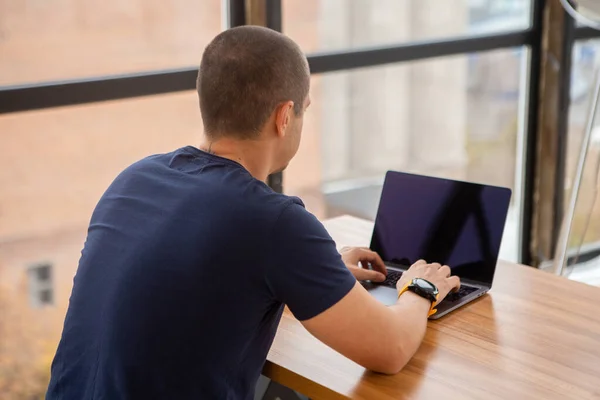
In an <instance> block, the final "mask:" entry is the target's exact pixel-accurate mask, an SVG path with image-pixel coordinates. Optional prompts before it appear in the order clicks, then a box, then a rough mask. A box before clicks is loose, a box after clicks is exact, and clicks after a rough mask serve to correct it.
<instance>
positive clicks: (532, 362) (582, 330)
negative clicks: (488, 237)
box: [264, 216, 600, 400]
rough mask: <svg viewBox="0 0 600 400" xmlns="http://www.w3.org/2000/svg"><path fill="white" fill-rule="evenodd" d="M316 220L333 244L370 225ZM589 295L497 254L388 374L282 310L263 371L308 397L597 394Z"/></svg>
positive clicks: (593, 295)
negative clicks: (488, 270) (488, 278)
mask: <svg viewBox="0 0 600 400" xmlns="http://www.w3.org/2000/svg"><path fill="white" fill-rule="evenodd" d="M325 226H326V227H327V229H328V230H329V232H330V234H331V235H332V237H333V238H334V239H335V240H336V243H337V244H338V246H339V247H342V246H345V245H353V246H357V245H362V246H366V245H368V242H369V239H370V236H371V232H372V227H373V226H372V223H370V222H366V221H362V220H358V219H355V218H352V217H347V216H344V217H340V218H336V219H333V220H329V221H326V222H325ZM598 304H600V288H597V287H593V286H588V285H585V284H582V283H578V282H573V281H569V280H567V279H565V278H561V277H556V276H553V275H550V274H548V273H546V272H542V271H539V270H536V269H533V268H530V267H525V266H521V265H516V264H512V263H508V262H500V263H499V264H498V268H497V271H496V277H495V280H494V286H493V288H492V290H491V292H490V293H489V294H488V295H486V296H484V297H482V298H480V299H479V300H477V301H475V302H473V303H470V304H469V305H467V306H464V307H462V308H460V309H459V310H456V311H454V312H452V313H450V314H449V315H447V316H445V317H443V318H441V319H440V320H437V321H431V322H429V328H428V331H427V334H426V337H425V340H424V342H423V344H422V346H421V348H420V349H419V350H418V352H417V354H416V355H415V357H414V358H413V359H412V360H411V361H410V362H409V364H408V365H407V366H406V367H405V368H404V370H403V371H401V372H400V373H399V374H397V375H394V376H385V375H380V374H376V373H372V372H369V371H367V370H365V369H364V368H362V367H360V366H359V365H357V364H355V363H354V362H352V361H350V360H348V359H347V358H345V357H343V356H342V355H340V354H339V353H336V352H335V351H333V350H332V349H330V348H329V347H327V346H325V345H324V344H322V343H321V342H319V341H318V340H317V339H315V338H314V337H313V336H311V335H310V334H309V333H308V332H307V331H306V330H305V329H304V327H303V326H302V325H301V324H300V323H299V322H298V321H297V320H295V319H294V318H293V317H292V316H291V315H290V314H289V313H285V314H284V317H283V318H282V321H281V324H280V326H279V330H278V332H277V335H276V338H275V341H274V343H273V346H272V348H271V351H270V353H269V356H268V359H267V363H266V365H265V368H264V374H265V375H266V376H268V377H270V378H271V379H273V380H275V381H277V382H279V383H281V384H283V385H285V386H288V387H290V388H292V389H294V390H297V391H299V392H301V393H303V394H305V395H307V396H309V397H310V398H312V399H341V398H353V399H434V398H443V399H511V400H521V399H536V400H537V399H600V316H599V313H598V312H597V305H598ZM365 323H368V321H365ZM374 334H375V333H374Z"/></svg>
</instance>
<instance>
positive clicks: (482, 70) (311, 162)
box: [284, 49, 527, 260]
mask: <svg viewBox="0 0 600 400" xmlns="http://www.w3.org/2000/svg"><path fill="white" fill-rule="evenodd" d="M526 56H527V53H526V51H525V50H523V49H508V50H498V51H492V52H487V53H478V54H471V55H460V56H454V57H448V58H439V59H433V60H427V61H419V62H413V63H407V64H398V65H390V66H383V67H374V68H366V69H360V70H353V71H344V72H334V73H328V74H323V75H318V76H313V78H312V88H311V96H312V104H313V105H312V106H311V108H310V109H309V110H308V112H307V114H306V117H305V128H304V133H303V138H302V143H301V148H300V150H299V152H298V155H297V157H296V158H295V159H294V160H293V161H292V163H291V165H290V166H289V168H288V169H287V170H286V171H285V176H284V188H285V190H286V191H287V192H288V193H291V194H294V195H298V196H300V197H301V198H303V199H304V200H305V202H306V204H307V207H308V208H309V209H310V210H311V211H313V212H314V213H315V214H316V215H317V216H319V217H331V216H335V215H340V214H351V215H356V216H359V217H362V218H367V219H371V220H372V219H374V217H375V213H376V211H377V205H378V202H379V195H380V193H381V185H382V183H383V177H384V174H385V172H386V171H387V170H388V169H393V170H399V171H407V172H416V173H421V174H427V175H434V176H440V177H448V178H455V179H461V180H468V181H474V182H481V183H486V184H494V185H500V186H506V187H510V188H512V189H514V190H515V193H514V194H513V202H512V207H511V212H510V215H509V220H508V226H507V229H506V234H505V240H504V243H503V249H502V257H503V258H504V259H509V260H516V259H517V257H518V236H519V235H518V230H519V222H518V221H519V202H520V201H519V196H520V194H519V192H520V188H519V187H518V186H517V184H516V183H515V182H517V180H516V176H518V175H517V174H520V171H517V170H516V169H517V164H518V163H517V148H518V146H517V144H518V142H519V141H520V140H521V139H520V126H521V125H522V123H523V121H521V120H520V113H519V107H520V99H521V94H522V91H521V87H522V80H523V76H524V74H522V73H521V70H522V68H521V66H522V65H523V61H524V57H526Z"/></svg>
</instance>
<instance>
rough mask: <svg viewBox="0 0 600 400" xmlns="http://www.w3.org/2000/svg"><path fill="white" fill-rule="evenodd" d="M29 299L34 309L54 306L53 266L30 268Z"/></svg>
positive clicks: (45, 265)
mask: <svg viewBox="0 0 600 400" xmlns="http://www.w3.org/2000/svg"><path fill="white" fill-rule="evenodd" d="M29 297H30V300H31V305H32V306H33V307H42V306H46V305H53V304H54V290H53V287H52V264H40V265H36V266H33V267H31V268H29Z"/></svg>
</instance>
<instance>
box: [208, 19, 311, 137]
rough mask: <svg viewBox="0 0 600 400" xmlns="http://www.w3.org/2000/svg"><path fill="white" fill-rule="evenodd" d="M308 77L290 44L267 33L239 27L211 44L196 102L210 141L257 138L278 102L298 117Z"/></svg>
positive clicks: (294, 46) (302, 58)
mask: <svg viewBox="0 0 600 400" xmlns="http://www.w3.org/2000/svg"><path fill="white" fill-rule="evenodd" d="M309 86H310V73H309V70H308V63H307V61H306V57H305V56H304V54H303V53H302V50H300V47H299V46H298V45H297V44H296V43H295V42H294V41H293V40H291V39H290V38H288V37H287V36H285V35H282V34H280V33H278V32H275V31H273V30H271V29H267V28H262V27H257V26H242V27H237V28H232V29H229V30H226V31H224V32H222V33H221V34H219V35H218V36H217V37H215V38H214V39H213V41H212V42H211V43H210V44H209V45H208V46H207V47H206V49H205V50H204V54H203V55H202V62H201V64H200V70H199V72H198V81H197V88H198V96H199V98H200V111H201V113H202V120H203V123H204V132H205V134H206V136H207V137H208V138H209V139H218V138H220V137H222V136H224V135H228V136H232V137H235V138H238V139H249V138H253V137H256V136H257V135H258V133H259V132H260V131H261V130H262V128H263V127H264V125H265V123H266V122H267V120H268V119H269V117H270V116H271V114H272V113H273V111H274V110H275V109H276V107H277V106H278V105H279V104H281V103H282V102H286V101H293V102H294V112H295V114H296V115H299V114H301V113H302V110H303V103H304V100H305V98H306V97H307V96H308V90H309Z"/></svg>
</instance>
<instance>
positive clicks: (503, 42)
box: [0, 0, 600, 264]
mask: <svg viewBox="0 0 600 400" xmlns="http://www.w3.org/2000/svg"><path fill="white" fill-rule="evenodd" d="M197 1H199V0H197ZM259 1H260V0H259ZM262 1H265V7H266V25H267V26H268V27H270V28H272V29H275V30H277V31H282V1H281V0H262ZM547 1H549V0H532V4H531V6H532V13H531V15H532V20H531V25H530V27H528V28H526V29H517V30H513V31H509V32H502V33H498V34H491V35H482V36H461V37H452V38H444V39H440V40H431V41H419V42H412V43H405V44H398V45H391V46H382V47H377V46H373V47H365V48H358V49H349V50H337V51H331V52H319V53H312V54H308V55H307V57H308V61H309V64H310V67H311V72H312V73H313V74H319V73H324V72H333V71H342V70H349V69H354V68H363V67H371V66H379V65H385V64H391V63H400V62H408V61H416V60H423V59H427V58H434V57H441V56H451V55H458V54H465V53H473V52H481V51H488V50H495V49H502V48H511V47H519V46H523V47H525V48H527V49H528V50H529V53H530V61H529V66H528V77H529V80H528V87H527V89H528V100H527V110H526V113H525V115H528V116H530V117H529V118H527V123H526V126H525V130H526V131H525V159H524V160H523V169H524V171H523V179H522V185H523V188H522V189H523V202H522V203H523V204H522V210H521V216H522V221H521V227H520V228H521V229H520V231H521V235H520V236H521V237H520V243H521V246H520V253H521V254H520V257H519V258H520V261H521V262H522V263H524V264H529V263H530V262H531V260H532V254H531V246H530V244H531V241H532V227H533V223H532V220H533V213H534V207H535V205H534V182H535V179H536V174H537V171H535V165H536V160H535V158H536V151H535V149H536V145H537V140H538V138H537V131H538V118H536V117H535V116H537V115H538V111H539V105H540V99H539V96H538V95H537V94H538V93H539V84H540V71H541V68H540V66H541V64H542V62H543V60H542V45H543V44H542V38H543V29H549V28H548V27H544V23H545V22H544V15H543V14H544V13H543V10H544V9H545V7H546V4H547ZM246 4H247V1H246V0H222V5H223V7H222V10H223V12H224V13H226V14H227V15H225V16H224V20H226V21H227V27H234V26H239V25H244V24H245V23H246V18H247V16H246V12H245V11H246V8H245V7H246ZM565 14H566V13H565ZM565 18H570V16H568V15H565ZM571 26H572V29H566V30H565V32H563V34H564V35H565V36H564V37H565V43H566V44H565V46H566V49H567V51H568V54H569V55H570V54H571V51H572V48H573V45H574V43H575V41H576V40H581V39H591V38H600V31H596V30H594V29H590V28H587V27H575V24H574V23H571ZM566 62H567V63H570V62H571V61H570V57H569V59H568V60H566ZM566 67H567V68H569V69H570V64H567V65H566ZM196 73H197V68H196V67H186V68H180V69H170V70H159V71H147V72H141V73H137V74H126V75H109V76H100V77H94V78H87V79H77V80H69V81H54V82H40V83H35V84H28V85H17V86H2V87H0V114H6V113H16V112H23V111H29V110H39V109H47V108H53V107H61V106H67V105H79V104H86V103H94V102H102V101H110V100H120V99H129V98H135V97H141V96H149V95H156V94H165V93H174V92H180V91H187V90H194V89H195V84H196V82H195V81H196ZM569 85H570V82H569V80H568V79H567V78H566V79H565V80H564V81H563V82H562V90H563V91H564V92H566V95H567V96H568V92H569ZM564 95H565V94H564V93H563V96H564ZM531 116H534V117H531ZM567 122H568V106H567V107H565V109H564V115H561V126H560V127H559V129H560V130H561V134H562V138H563V139H561V143H562V144H566V140H564V138H566V134H567V133H566V129H567V126H568V123H567ZM559 151H560V154H559V159H558V160H557V163H556V171H555V173H556V176H557V180H564V176H565V158H566V146H562V147H561V148H560V150H559ZM561 182H562V181H561ZM269 184H270V185H271V186H272V187H273V188H274V189H275V190H276V191H279V192H281V191H282V190H283V184H284V182H283V178H282V176H281V174H276V175H274V176H272V177H270V179H269ZM558 196H559V198H558V199H557V201H555V205H554V208H555V210H554V211H555V218H557V219H558V220H560V219H561V218H562V215H563V207H562V203H563V201H562V194H559V195H558ZM555 225H556V224H555ZM559 225H560V224H558V226H559ZM555 230H556V232H553V235H554V237H558V228H556V229H555ZM588 252H589V253H590V254H591V253H593V254H598V255H600V244H599V245H598V248H594V249H591V250H588ZM587 256H588V255H587V254H583V255H582V257H587Z"/></svg>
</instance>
